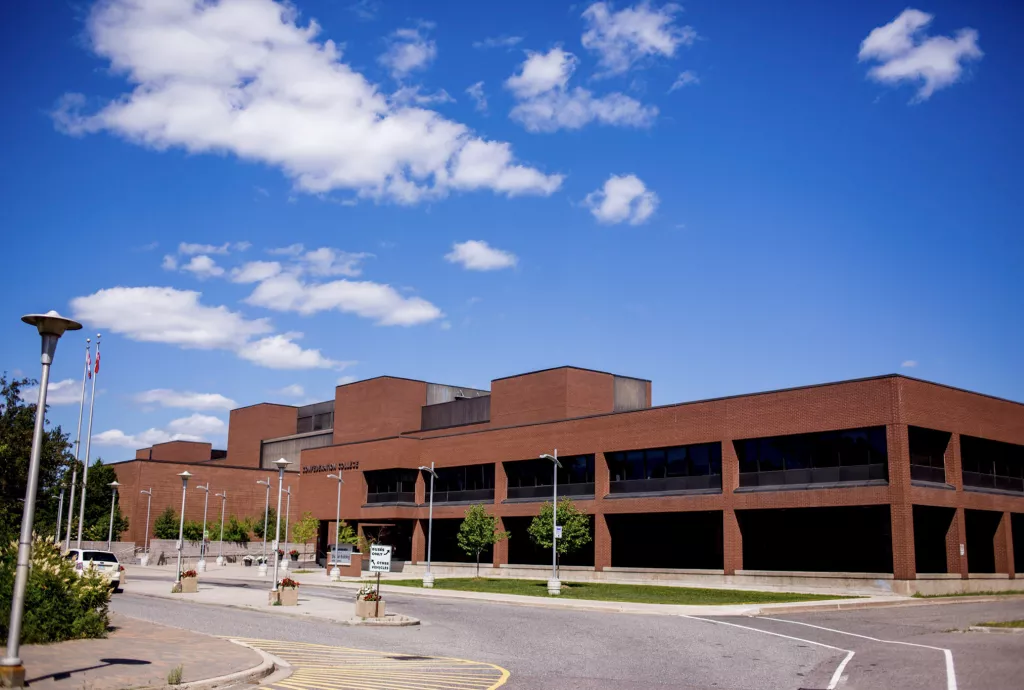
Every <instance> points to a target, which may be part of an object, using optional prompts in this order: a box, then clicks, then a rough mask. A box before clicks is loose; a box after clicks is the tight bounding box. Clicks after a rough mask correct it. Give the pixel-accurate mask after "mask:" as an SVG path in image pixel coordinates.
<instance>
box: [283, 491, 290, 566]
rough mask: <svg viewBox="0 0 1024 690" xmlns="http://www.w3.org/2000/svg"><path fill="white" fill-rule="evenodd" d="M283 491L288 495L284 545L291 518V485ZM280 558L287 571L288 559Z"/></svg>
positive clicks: (286, 544)
mask: <svg viewBox="0 0 1024 690" xmlns="http://www.w3.org/2000/svg"><path fill="white" fill-rule="evenodd" d="M284 492H285V494H287V495H288V503H287V507H286V508H285V509H284V545H285V546H288V522H289V521H290V520H291V519H292V487H290V486H289V487H288V488H287V489H285V490H284ZM282 560H283V562H284V569H285V571H287V570H288V559H287V558H285V559H282Z"/></svg>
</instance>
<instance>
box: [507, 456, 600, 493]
mask: <svg viewBox="0 0 1024 690" xmlns="http://www.w3.org/2000/svg"><path fill="white" fill-rule="evenodd" d="M558 462H560V463H561V464H562V469H560V470H558V495H559V496H593V495H594V456H593V455H566V456H564V457H560V458H558ZM505 475H506V476H507V477H508V497H509V498H512V499H523V500H525V499H537V500H543V499H549V500H550V498H551V493H552V484H553V482H554V463H552V462H551V461H550V460H541V459H540V458H534V459H533V460H519V461H515V462H506V463H505Z"/></svg>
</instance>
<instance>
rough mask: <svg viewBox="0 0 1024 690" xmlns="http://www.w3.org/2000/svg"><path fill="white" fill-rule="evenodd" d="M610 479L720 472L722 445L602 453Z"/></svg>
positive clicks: (651, 477)
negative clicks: (606, 462)
mask: <svg viewBox="0 0 1024 690" xmlns="http://www.w3.org/2000/svg"><path fill="white" fill-rule="evenodd" d="M605 457H606V458H607V460H608V471H609V474H610V480H611V481H613V482H621V481H630V480H634V479H665V478H667V477H704V476H709V475H720V474H721V473H722V445H721V444H720V443H698V444H693V445H689V446H673V447H671V448H648V449H645V450H630V451H616V452H613V453H605Z"/></svg>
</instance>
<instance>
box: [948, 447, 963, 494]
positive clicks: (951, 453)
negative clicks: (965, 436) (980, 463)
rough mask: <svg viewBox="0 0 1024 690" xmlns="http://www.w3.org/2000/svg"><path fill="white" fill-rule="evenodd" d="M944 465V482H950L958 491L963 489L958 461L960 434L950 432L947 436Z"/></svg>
mask: <svg viewBox="0 0 1024 690" xmlns="http://www.w3.org/2000/svg"><path fill="white" fill-rule="evenodd" d="M943 460H944V461H945V462H944V463H943V464H945V466H946V483H947V484H950V485H951V486H952V487H953V488H955V489H956V490H957V491H958V492H960V491H963V490H964V476H963V473H962V472H961V467H962V465H961V463H960V434H952V435H951V436H950V437H949V445H948V446H946V453H945V455H944V456H943Z"/></svg>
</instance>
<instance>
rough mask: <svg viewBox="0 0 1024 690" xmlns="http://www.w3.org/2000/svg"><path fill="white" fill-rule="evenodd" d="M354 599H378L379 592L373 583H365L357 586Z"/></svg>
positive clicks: (379, 598)
mask: <svg viewBox="0 0 1024 690" xmlns="http://www.w3.org/2000/svg"><path fill="white" fill-rule="evenodd" d="M356 599H358V600H360V601H380V600H381V597H380V592H378V591H377V590H376V589H374V587H373V585H370V584H366V585H363V586H362V587H360V588H359V593H358V594H357V595H356Z"/></svg>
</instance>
